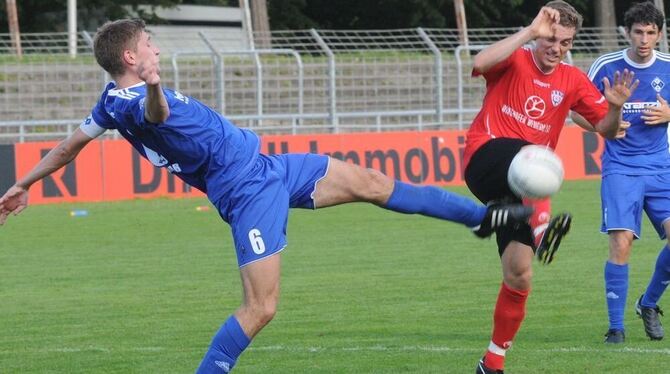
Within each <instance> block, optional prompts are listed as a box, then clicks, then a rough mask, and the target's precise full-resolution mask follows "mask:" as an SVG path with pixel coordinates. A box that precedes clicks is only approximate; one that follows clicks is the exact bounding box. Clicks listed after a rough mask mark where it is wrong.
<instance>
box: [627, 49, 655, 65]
mask: <svg viewBox="0 0 670 374" xmlns="http://www.w3.org/2000/svg"><path fill="white" fill-rule="evenodd" d="M629 50H630V48H626V49H624V50H623V59H624V61H626V63H627V64H628V65H630V66H632V67H634V68H637V69H645V68H648V67H650V66H651V65H653V64H654V62H656V50H655V49H652V50H651V59H650V60H649V61H647V62H645V63H644V64H638V63H637V62H635V61H633V60H631V59H630V57H628V51H629Z"/></svg>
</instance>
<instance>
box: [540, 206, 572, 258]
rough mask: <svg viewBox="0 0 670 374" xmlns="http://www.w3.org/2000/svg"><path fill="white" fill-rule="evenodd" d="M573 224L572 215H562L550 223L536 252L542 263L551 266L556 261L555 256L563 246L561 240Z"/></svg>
mask: <svg viewBox="0 0 670 374" xmlns="http://www.w3.org/2000/svg"><path fill="white" fill-rule="evenodd" d="M571 222H572V215H571V214H570V213H561V214H559V215H556V216H554V217H553V218H552V219H551V220H550V221H549V225H547V229H546V230H544V233H543V234H542V237H541V238H540V240H539V243H537V249H536V251H535V255H536V256H537V259H538V260H540V262H542V263H544V264H549V263H551V261H553V260H554V254H555V253H556V251H557V250H558V247H559V246H560V245H561V240H562V239H563V237H564V236H565V234H567V233H568V231H570V223H571Z"/></svg>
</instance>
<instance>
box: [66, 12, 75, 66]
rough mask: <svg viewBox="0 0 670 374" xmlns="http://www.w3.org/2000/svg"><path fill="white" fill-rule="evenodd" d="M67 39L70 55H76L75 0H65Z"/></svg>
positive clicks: (72, 56)
mask: <svg viewBox="0 0 670 374" xmlns="http://www.w3.org/2000/svg"><path fill="white" fill-rule="evenodd" d="M67 36H68V38H67V40H68V43H67V45H68V47H69V51H70V57H71V58H75V57H77V0H67Z"/></svg>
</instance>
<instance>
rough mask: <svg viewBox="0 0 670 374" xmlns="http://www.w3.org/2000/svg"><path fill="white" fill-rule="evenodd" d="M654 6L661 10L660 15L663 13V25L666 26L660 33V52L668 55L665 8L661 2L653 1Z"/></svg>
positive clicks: (659, 0)
mask: <svg viewBox="0 0 670 374" xmlns="http://www.w3.org/2000/svg"><path fill="white" fill-rule="evenodd" d="M654 4H655V5H656V7H657V8H658V9H660V10H661V13H663V23H665V24H666V25H665V27H663V32H661V43H660V44H661V45H660V50H661V52H663V53H668V27H667V22H665V6H664V5H663V0H654Z"/></svg>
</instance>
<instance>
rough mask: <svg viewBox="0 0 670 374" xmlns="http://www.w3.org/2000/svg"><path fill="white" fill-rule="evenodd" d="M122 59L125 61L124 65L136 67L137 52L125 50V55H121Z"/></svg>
mask: <svg viewBox="0 0 670 374" xmlns="http://www.w3.org/2000/svg"><path fill="white" fill-rule="evenodd" d="M121 59H122V60H123V64H124V65H131V66H132V65H135V63H136V61H135V52H133V51H131V50H130V49H124V50H123V54H122V55H121Z"/></svg>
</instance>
